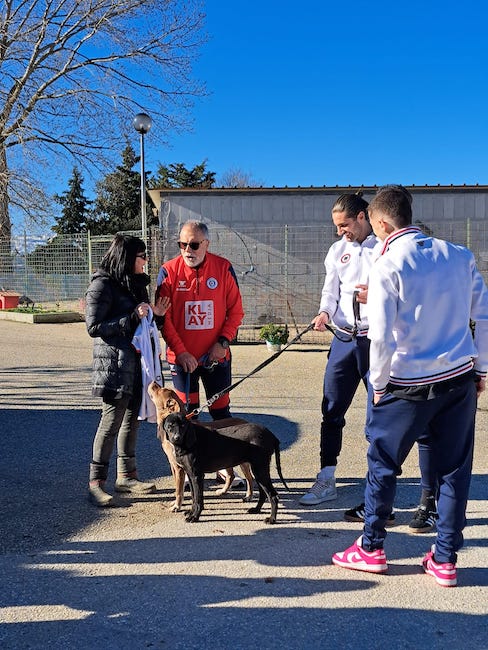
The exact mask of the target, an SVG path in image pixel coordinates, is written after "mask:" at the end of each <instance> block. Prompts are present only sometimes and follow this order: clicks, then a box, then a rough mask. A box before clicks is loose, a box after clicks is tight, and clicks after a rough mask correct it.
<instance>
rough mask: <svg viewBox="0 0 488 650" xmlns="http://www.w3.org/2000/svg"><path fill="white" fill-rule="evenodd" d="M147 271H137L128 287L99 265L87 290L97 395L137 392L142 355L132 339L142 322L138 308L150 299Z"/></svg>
mask: <svg viewBox="0 0 488 650" xmlns="http://www.w3.org/2000/svg"><path fill="white" fill-rule="evenodd" d="M148 284H149V277H148V276H147V275H146V274H138V275H134V276H132V278H131V288H130V289H128V288H125V287H124V286H122V285H121V284H120V283H119V282H117V281H116V280H115V279H114V278H112V277H111V276H110V275H109V274H108V273H106V272H105V271H102V270H101V269H99V270H98V271H97V272H96V273H95V274H94V275H93V277H92V280H91V283H90V286H89V287H88V290H87V292H86V311H85V321H86V328H87V330H88V334H89V335H90V336H91V337H93V338H94V339H95V341H94V345H93V389H92V392H93V395H96V396H99V397H105V398H108V399H116V398H118V397H121V396H122V394H124V393H126V394H129V395H132V394H133V389H134V382H135V380H137V379H136V378H138V377H140V357H139V355H138V354H137V352H136V351H135V349H134V348H133V347H132V344H131V341H132V338H133V336H134V332H135V331H136V329H137V325H138V324H139V319H138V317H137V315H136V314H135V313H134V309H135V308H136V306H137V305H138V304H139V303H140V302H148V301H149V299H148V293H147V285H148Z"/></svg>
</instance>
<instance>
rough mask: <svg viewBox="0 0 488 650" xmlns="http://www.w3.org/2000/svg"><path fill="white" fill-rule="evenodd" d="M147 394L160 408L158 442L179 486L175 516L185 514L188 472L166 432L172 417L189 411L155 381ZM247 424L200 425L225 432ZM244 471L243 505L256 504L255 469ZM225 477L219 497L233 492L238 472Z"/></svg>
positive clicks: (246, 466)
mask: <svg viewBox="0 0 488 650" xmlns="http://www.w3.org/2000/svg"><path fill="white" fill-rule="evenodd" d="M147 390H148V393H149V397H150V398H151V399H152V401H153V402H154V404H155V406H156V414H157V421H158V438H159V439H160V441H161V446H162V447H163V450H164V453H165V454H166V456H167V457H168V461H169V464H170V467H171V473H172V474H173V479H174V482H175V500H174V502H173V503H172V505H171V510H172V511H173V512H178V511H179V510H181V504H182V503H183V494H184V486H185V470H184V469H183V468H182V467H180V466H179V465H178V464H177V462H176V456H175V450H174V447H173V445H172V444H171V443H170V441H169V440H168V439H167V437H166V435H165V433H164V431H163V423H164V420H165V419H166V418H167V417H168V415H169V414H170V413H184V414H186V408H185V405H184V404H183V402H182V401H181V400H180V398H179V397H178V395H177V394H176V393H175V391H174V390H171V388H161V386H160V385H159V384H157V383H156V382H155V381H153V382H152V383H151V384H150V385H149V387H148V389H147ZM245 422H246V420H243V419H242V418H226V419H225V420H215V421H213V422H200V423H199V424H201V425H202V426H205V427H207V428H209V429H221V428H223V427H226V426H232V425H233V424H243V423H245ZM240 467H241V470H242V473H243V474H244V477H245V479H246V496H245V497H244V498H243V501H246V502H249V501H251V500H252V495H253V487H252V484H253V477H252V474H251V467H250V465H249V463H243V464H242V465H241V466H240ZM225 474H226V476H225V483H224V485H223V487H222V488H221V489H219V490H217V491H216V494H218V495H221V494H225V493H226V492H228V491H229V489H230V486H231V485H232V481H233V480H234V477H235V474H234V469H233V468H232V467H229V468H227V469H226V470H225Z"/></svg>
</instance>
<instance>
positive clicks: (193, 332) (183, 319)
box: [156, 253, 244, 363]
mask: <svg viewBox="0 0 488 650" xmlns="http://www.w3.org/2000/svg"><path fill="white" fill-rule="evenodd" d="M156 295H157V296H158V295H161V296H169V297H170V300H171V306H170V308H169V309H168V311H167V312H166V314H165V320H164V325H163V329H162V333H163V337H164V340H165V341H166V344H167V351H166V358H167V360H168V363H175V360H176V356H177V355H178V354H181V353H182V352H190V354H193V356H194V357H195V358H196V359H198V360H200V359H201V358H202V356H204V355H206V354H207V352H208V351H209V349H210V348H211V347H212V345H213V344H214V343H215V342H216V341H217V339H218V338H219V336H225V338H227V339H229V341H231V340H232V339H233V338H235V336H236V334H237V328H238V327H239V325H240V324H241V323H242V319H243V317H244V311H243V308H242V298H241V293H240V291H239V285H238V283H237V278H236V275H235V272H234V269H233V268H232V265H231V263H230V262H229V261H228V260H226V259H225V258H223V257H220V256H218V255H214V254H213V253H207V254H206V255H205V259H204V260H203V262H202V264H200V266H199V267H197V268H191V267H189V266H188V265H187V264H185V262H184V260H183V258H182V257H181V255H178V257H174V258H173V259H172V260H169V262H165V263H164V264H163V265H162V266H161V270H160V272H159V277H158V288H157V291H156Z"/></svg>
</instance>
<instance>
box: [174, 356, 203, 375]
mask: <svg viewBox="0 0 488 650" xmlns="http://www.w3.org/2000/svg"><path fill="white" fill-rule="evenodd" d="M176 363H177V364H178V365H179V366H181V367H182V368H183V370H184V371H185V372H194V371H195V370H196V369H197V368H198V361H197V360H196V359H195V357H194V356H193V354H190V353H189V352H182V353H181V354H178V355H177V356H176Z"/></svg>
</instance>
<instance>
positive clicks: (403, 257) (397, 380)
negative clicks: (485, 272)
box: [368, 226, 488, 393]
mask: <svg viewBox="0 0 488 650" xmlns="http://www.w3.org/2000/svg"><path fill="white" fill-rule="evenodd" d="M368 314H369V333H368V337H369V338H370V340H371V348H370V381H371V383H372V386H373V389H374V390H375V392H377V393H382V392H386V386H387V384H388V382H391V383H392V384H395V385H397V386H404V387H408V386H420V385H425V384H431V383H436V382H441V381H446V380H448V379H451V378H454V377H456V376H459V375H462V374H464V373H466V372H468V371H469V370H471V369H472V368H473V367H474V369H475V371H476V372H477V374H479V375H481V376H483V377H484V376H485V375H486V372H487V370H488V290H487V288H486V285H485V283H484V281H483V278H482V276H481V274H480V273H479V271H478V270H477V268H476V263H475V260H474V256H473V254H472V253H471V251H469V250H468V249H467V248H464V247H463V246H458V245H456V244H452V243H450V242H446V241H442V240H440V239H435V238H433V237H428V236H426V235H425V234H423V233H422V231H421V230H420V229H419V228H417V227H414V226H409V227H406V228H403V229H401V230H397V231H396V232H393V233H392V234H391V235H390V236H389V237H388V238H387V239H386V240H385V241H384V242H383V246H382V249H381V254H380V257H379V258H378V259H377V260H376V262H375V263H374V264H373V266H372V268H371V271H370V275H369V291H368ZM470 319H471V320H472V321H475V323H476V328H475V336H474V339H473V336H472V333H471V330H470V327H469V321H470Z"/></svg>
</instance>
